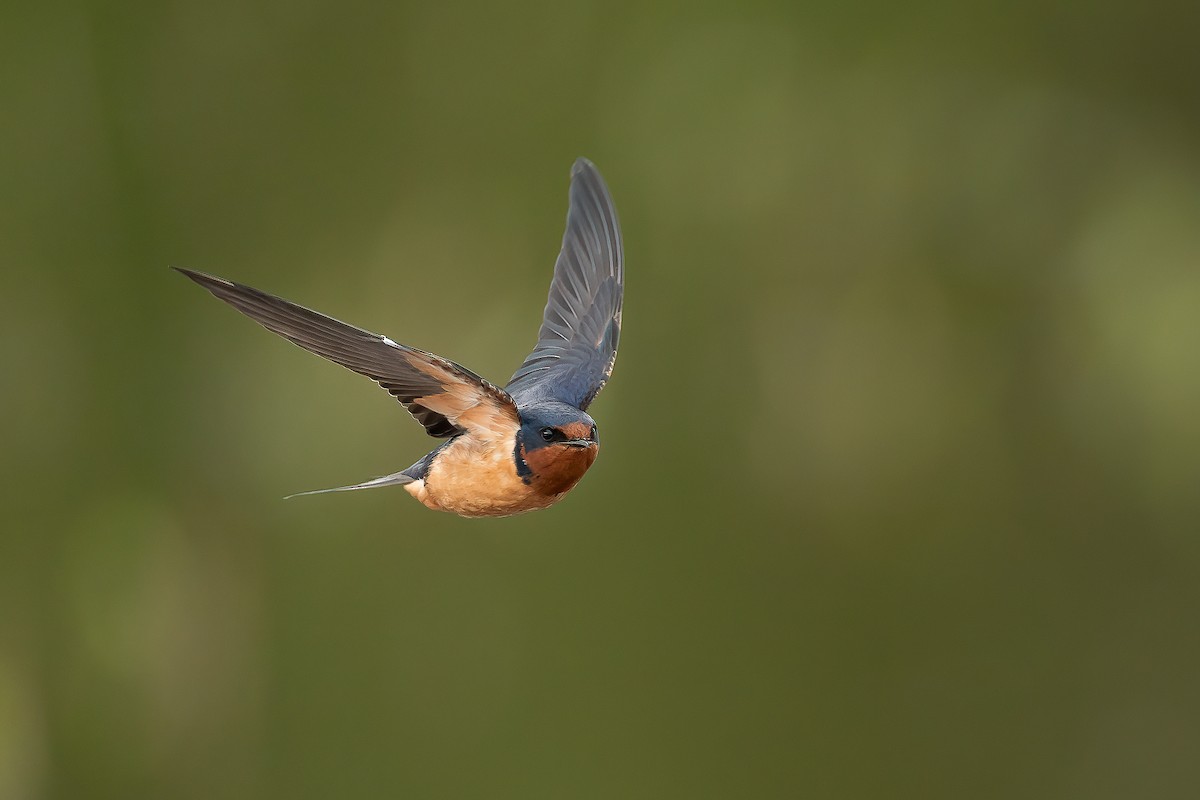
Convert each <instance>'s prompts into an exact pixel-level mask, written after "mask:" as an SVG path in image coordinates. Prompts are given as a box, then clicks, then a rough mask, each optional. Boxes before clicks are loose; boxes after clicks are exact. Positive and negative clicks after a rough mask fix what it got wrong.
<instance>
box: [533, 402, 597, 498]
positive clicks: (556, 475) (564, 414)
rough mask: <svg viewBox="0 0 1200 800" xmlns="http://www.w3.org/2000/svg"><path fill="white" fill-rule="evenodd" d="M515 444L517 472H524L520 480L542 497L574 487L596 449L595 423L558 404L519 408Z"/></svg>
mask: <svg viewBox="0 0 1200 800" xmlns="http://www.w3.org/2000/svg"><path fill="white" fill-rule="evenodd" d="M516 445H517V452H516V456H517V464H518V472H522V471H527V473H528V474H527V475H523V476H522V477H525V478H527V479H528V480H529V483H530V484H531V485H533V486H534V487H536V488H537V489H538V490H539V491H542V492H544V493H546V494H558V493H560V492H565V491H567V490H568V489H570V488H571V487H572V486H574V485H575V483H576V482H577V481H578V480H579V479H580V478H582V477H583V473H585V472H587V470H588V467H590V466H591V465H592V462H594V461H595V460H596V455H597V453H598V452H599V450H600V440H599V439H598V438H597V435H596V421H595V420H594V419H592V418H591V417H590V416H588V415H587V414H586V413H584V412H583V411H580V410H579V409H578V408H575V407H574V406H572V405H568V404H566V403H558V402H554V403H544V404H538V405H535V406H531V407H525V408H522V409H521V429H520V431H519V432H518V433H517V442H516ZM522 466H523V467H524V470H522Z"/></svg>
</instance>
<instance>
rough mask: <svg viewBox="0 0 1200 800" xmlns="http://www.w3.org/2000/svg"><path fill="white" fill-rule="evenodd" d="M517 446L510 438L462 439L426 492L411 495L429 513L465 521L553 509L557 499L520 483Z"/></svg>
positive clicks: (443, 457)
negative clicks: (498, 439) (460, 517)
mask: <svg viewBox="0 0 1200 800" xmlns="http://www.w3.org/2000/svg"><path fill="white" fill-rule="evenodd" d="M514 446H515V442H514V440H513V438H512V437H509V438H508V439H507V440H500V441H481V440H479V439H476V438H473V437H472V436H470V435H466V436H460V437H459V438H457V439H455V440H454V441H453V442H451V443H450V444H449V445H448V446H447V447H446V449H445V450H443V451H442V452H441V453H439V454H438V456H437V458H435V459H434V461H433V464H432V465H431V466H430V468H429V474H428V475H427V476H426V478H425V481H424V484H423V486H421V487H418V488H417V489H416V491H410V494H412V495H413V496H414V497H416V498H417V499H418V500H420V501H421V502H422V503H424V504H425V505H426V506H427V507H428V508H432V509H434V510H437V511H450V512H452V513H454V514H458V515H460V516H464V517H506V516H509V515H511V514H520V513H522V512H524V511H533V510H534V509H538V508H545V507H546V506H549V505H551V504H552V503H554V501H555V500H557V499H558V498H557V497H553V498H549V497H546V496H544V495H542V494H541V493H539V492H538V491H537V490H536V489H535V488H534V487H533V486H532V485H529V484H526V483H525V482H524V481H522V480H521V479H520V478H519V477H517V466H516V463H515V462H514V460H513V447H514ZM409 486H410V487H411V486H414V484H410V485H409ZM405 488H409V487H405Z"/></svg>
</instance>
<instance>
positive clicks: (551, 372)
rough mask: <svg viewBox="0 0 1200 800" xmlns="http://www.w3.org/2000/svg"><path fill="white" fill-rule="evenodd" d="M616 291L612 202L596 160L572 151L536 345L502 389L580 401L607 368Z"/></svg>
mask: <svg viewBox="0 0 1200 800" xmlns="http://www.w3.org/2000/svg"><path fill="white" fill-rule="evenodd" d="M624 291H625V260H624V254H623V251H622V247H621V226H620V224H619V223H618V221H617V210H616V208H615V207H614V206H613V201H612V197H611V196H610V195H609V193H608V187H607V186H605V185H604V179H603V178H601V177H600V173H599V172H598V171H597V170H596V167H595V166H594V165H593V164H592V162H590V161H588V160H587V159H586V158H580V159H579V160H577V161H576V162H575V166H574V167H572V169H571V191H570V206H569V208H568V209H567V228H566V231H564V232H563V242H562V250H561V251H559V254H558V261H557V262H555V264H554V280H553V281H551V283H550V296H549V298H548V299H547V301H546V311H545V313H544V315H543V317H542V327H541V329H540V330H539V331H538V342H537V346H536V347H535V348H534V349H533V352H532V353H530V354H529V356H528V357H527V358H526V359H525V363H523V364H522V365H521V368H520V369H518V370H517V371H516V373H515V374H514V375H513V376H512V380H510V381H509V382H508V385H507V386H506V387H505V389H506V390H507V391H508V392H509V393H510V394H511V395H513V396H514V397H518V398H519V399H521V400H522V401H524V400H525V399H526V398H528V399H542V398H553V399H556V400H561V401H563V402H566V403H570V404H571V405H573V406H576V407H577V408H580V409H587V407H588V404H590V403H591V402H592V400H593V399H594V398H595V397H596V395H597V394H598V393H599V392H600V390H601V389H602V388H604V384H605V382H606V381H607V380H608V377H609V376H610V375H611V374H612V369H613V362H614V361H615V360H616V357H617V340H618V339H619V338H620V335H621V302H622V298H623V296H624Z"/></svg>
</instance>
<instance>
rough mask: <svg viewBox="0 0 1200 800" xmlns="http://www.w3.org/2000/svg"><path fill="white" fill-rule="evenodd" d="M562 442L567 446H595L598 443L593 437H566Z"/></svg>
mask: <svg viewBox="0 0 1200 800" xmlns="http://www.w3.org/2000/svg"><path fill="white" fill-rule="evenodd" d="M560 444H565V445H566V446H567V447H595V446H596V443H595V442H593V441H592V440H591V439H566V440H564V441H562V442H561V443H560Z"/></svg>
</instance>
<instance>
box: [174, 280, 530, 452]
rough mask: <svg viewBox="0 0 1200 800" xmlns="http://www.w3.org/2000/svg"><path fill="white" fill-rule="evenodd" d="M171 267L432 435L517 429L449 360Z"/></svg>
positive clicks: (478, 381) (501, 398)
mask: <svg viewBox="0 0 1200 800" xmlns="http://www.w3.org/2000/svg"><path fill="white" fill-rule="evenodd" d="M175 269H177V270H178V271H179V272H182V273H183V274H184V275H186V276H188V277H189V278H191V279H192V280H193V281H195V282H196V283H198V284H200V285H201V286H203V287H204V288H205V289H208V291H210V292H212V293H213V295H215V296H216V297H218V298H220V299H221V300H224V301H225V302H226V303H229V305H231V306H233V307H234V308H236V309H237V310H238V311H241V312H242V313H243V314H245V315H246V316H248V317H250V318H251V319H253V320H254V321H255V322H257V323H259V324H260V325H262V326H263V327H264V328H266V329H267V330H269V331H272V332H274V333H277V334H279V335H280V336H282V337H284V338H285V339H288V340H289V341H291V342H294V343H295V344H298V345H300V346H301V347H303V348H304V349H305V350H308V351H309V352H310V353H316V354H317V355H319V356H321V357H323V358H327V359H329V360H330V361H333V362H335V363H337V364H341V365H342V366H343V367H346V368H347V369H350V370H353V371H354V372H357V373H359V374H360V375H366V376H367V377H368V378H370V379H371V380H373V381H375V382H376V383H378V384H379V385H380V386H382V387H383V388H384V389H387V390H388V393H389V394H391V395H392V396H393V397H395V398H396V399H397V400H399V401H400V402H401V403H403V404H404V407H405V408H407V409H408V411H409V413H411V414H412V415H413V416H414V417H416V419H417V422H420V423H421V424H422V425H424V426H425V430H426V431H427V432H428V433H429V435H430V436H436V437H439V438H445V437H447V436H453V435H455V434H457V433H462V432H463V431H479V432H490V433H492V434H493V435H495V436H504V435H506V434H508V433H511V432H512V431H513V430H515V429H516V428H517V427H518V426H519V425H520V422H519V421H518V417H517V407H516V405H515V404H514V403H513V400H512V398H511V397H510V396H509V395H508V393H507V392H505V391H504V390H503V389H498V388H496V387H495V386H493V385H492V384H491V383H488V382H487V381H486V380H484V379H483V378H481V377H479V376H478V375H476V374H475V373H474V372H471V371H470V370H469V369H466V368H465V367H461V366H459V365H458V364H455V363H454V362H453V361H448V360H446V359H444V358H442V357H441V356H435V355H434V354H433V353H426V352H425V351H424V350H417V349H416V348H413V347H406V346H405V345H402V344H397V343H396V342H393V341H392V340H391V339H389V338H387V337H386V336H380V335H379V334H377V333H371V332H370V331H364V330H363V329H362V328H356V327H354V326H353V325H347V324H346V323H344V322H339V321H337V320H336V319H333V318H331V317H327V316H325V315H324V314H318V313H317V312H316V311H312V310H311V309H307V308H304V307H303V306H298V305H296V304H295V303H291V302H288V301H287V300H284V299H283V298H280V297H275V296H274V295H270V294H267V293H266V292H261V291H259V290H258V289H253V288H251V287H249V286H243V285H242V284H239V283H234V282H232V281H227V280H225V279H223V278H217V277H214V276H212V275H205V274H204V273H202V272H194V271H193V270H190V269H182V268H180V267H176V268H175Z"/></svg>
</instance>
